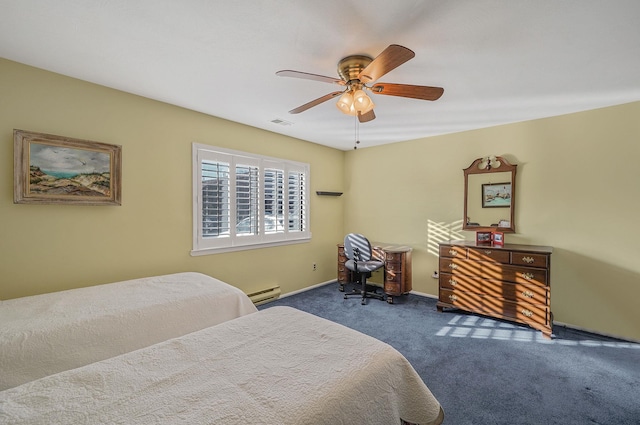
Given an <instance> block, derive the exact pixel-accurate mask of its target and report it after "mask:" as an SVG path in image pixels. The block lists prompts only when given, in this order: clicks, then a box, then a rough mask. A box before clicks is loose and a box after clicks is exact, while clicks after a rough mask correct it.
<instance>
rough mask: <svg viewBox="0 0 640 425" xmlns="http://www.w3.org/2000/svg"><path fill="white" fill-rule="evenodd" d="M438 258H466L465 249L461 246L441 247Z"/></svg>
mask: <svg viewBox="0 0 640 425" xmlns="http://www.w3.org/2000/svg"><path fill="white" fill-rule="evenodd" d="M440 257H451V258H467V249H466V248H463V247H461V246H451V245H442V246H441V247H440Z"/></svg>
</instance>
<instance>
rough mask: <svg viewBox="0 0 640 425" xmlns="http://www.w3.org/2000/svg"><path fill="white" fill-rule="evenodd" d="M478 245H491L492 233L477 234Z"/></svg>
mask: <svg viewBox="0 0 640 425" xmlns="http://www.w3.org/2000/svg"><path fill="white" fill-rule="evenodd" d="M476 243H477V244H478V245H491V232H476Z"/></svg>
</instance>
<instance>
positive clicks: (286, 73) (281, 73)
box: [276, 69, 346, 86]
mask: <svg viewBox="0 0 640 425" xmlns="http://www.w3.org/2000/svg"><path fill="white" fill-rule="evenodd" d="M276 75H278V76H280V77H293V78H302V79H303V80H315V81H322V82H323V83H333V84H339V85H341V86H344V85H345V84H346V83H345V82H344V81H342V80H341V79H339V78H334V77H326V76H324V75H317V74H309V73H308V72H300V71H292V70H290V69H285V70H282V71H278V72H276Z"/></svg>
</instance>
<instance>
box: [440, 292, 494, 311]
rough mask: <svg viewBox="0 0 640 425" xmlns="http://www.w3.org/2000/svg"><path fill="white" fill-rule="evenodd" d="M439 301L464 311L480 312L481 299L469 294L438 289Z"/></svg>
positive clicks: (478, 296) (480, 296) (479, 296)
mask: <svg viewBox="0 0 640 425" xmlns="http://www.w3.org/2000/svg"><path fill="white" fill-rule="evenodd" d="M439 301H440V302H443V303H446V304H450V305H453V306H455V307H458V308H461V309H464V310H470V311H482V301H483V297H482V295H478V294H473V293H469V292H462V291H450V290H448V289H442V288H440V295H439Z"/></svg>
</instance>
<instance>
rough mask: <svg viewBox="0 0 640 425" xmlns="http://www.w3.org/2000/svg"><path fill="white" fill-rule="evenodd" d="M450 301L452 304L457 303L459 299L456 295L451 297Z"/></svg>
mask: <svg viewBox="0 0 640 425" xmlns="http://www.w3.org/2000/svg"><path fill="white" fill-rule="evenodd" d="M449 299H450V300H451V302H456V300H457V299H458V297H456V296H455V295H449Z"/></svg>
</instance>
